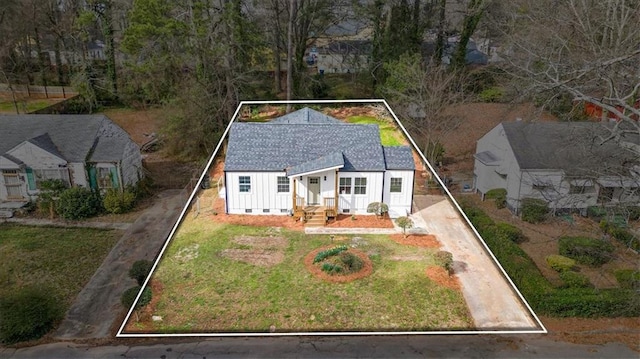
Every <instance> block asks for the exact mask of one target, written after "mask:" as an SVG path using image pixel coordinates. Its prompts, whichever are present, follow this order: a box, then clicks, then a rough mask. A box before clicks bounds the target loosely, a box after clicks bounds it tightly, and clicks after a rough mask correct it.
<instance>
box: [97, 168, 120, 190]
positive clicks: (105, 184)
mask: <svg viewBox="0 0 640 359" xmlns="http://www.w3.org/2000/svg"><path fill="white" fill-rule="evenodd" d="M97 170H98V187H100V188H114V187H116V186H114V184H115V183H118V182H117V181H118V177H117V173H116V168H115V167H98V168H97Z"/></svg>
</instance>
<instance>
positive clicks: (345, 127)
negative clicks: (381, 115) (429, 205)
mask: <svg viewBox="0 0 640 359" xmlns="http://www.w3.org/2000/svg"><path fill="white" fill-rule="evenodd" d="M414 169H415V165H414V161H413V156H412V152H411V148H410V147H408V146H398V147H384V146H382V145H381V143H380V133H379V128H378V126H376V125H359V124H348V123H345V122H342V121H339V120H337V119H335V118H332V117H329V116H326V115H324V114H322V113H320V112H317V111H314V110H311V109H309V108H304V109H302V110H298V111H295V112H292V113H290V114H288V115H285V116H282V117H279V118H276V119H273V120H272V121H270V122H267V123H234V124H233V125H232V126H231V130H230V132H229V137H228V146H227V153H226V159H225V184H226V185H225V198H226V212H227V213H232V214H245V213H250V214H267V213H269V214H293V215H295V216H303V215H304V214H305V211H307V212H308V211H312V212H313V211H316V210H321V211H324V213H325V217H335V216H336V215H337V214H340V213H344V214H367V206H368V205H369V204H370V203H372V202H384V203H386V204H387V205H388V206H389V215H390V216H391V217H399V216H404V215H406V214H407V213H410V212H411V203H412V200H413V175H414Z"/></svg>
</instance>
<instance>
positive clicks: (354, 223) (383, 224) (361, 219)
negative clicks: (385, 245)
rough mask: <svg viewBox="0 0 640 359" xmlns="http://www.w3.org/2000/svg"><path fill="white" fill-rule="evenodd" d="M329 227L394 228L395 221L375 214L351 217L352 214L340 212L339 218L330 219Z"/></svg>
mask: <svg viewBox="0 0 640 359" xmlns="http://www.w3.org/2000/svg"><path fill="white" fill-rule="evenodd" d="M327 227H332V228H393V223H392V222H391V219H389V218H388V217H384V218H377V217H376V216H374V215H362V216H360V215H356V216H355V219H351V216H350V215H346V214H339V215H338V218H336V219H331V220H329V223H328V224H327Z"/></svg>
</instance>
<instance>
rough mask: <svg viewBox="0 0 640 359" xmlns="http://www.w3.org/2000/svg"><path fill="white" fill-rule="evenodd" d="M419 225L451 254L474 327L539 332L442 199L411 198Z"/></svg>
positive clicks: (452, 208) (469, 233)
mask: <svg viewBox="0 0 640 359" xmlns="http://www.w3.org/2000/svg"><path fill="white" fill-rule="evenodd" d="M414 201H415V202H416V206H417V207H418V208H421V210H420V211H419V212H418V213H416V214H414V216H413V217H414V218H415V220H416V221H418V222H420V220H421V219H422V220H423V221H422V223H420V224H419V225H420V226H421V227H424V228H426V229H427V232H428V233H432V234H434V235H435V236H436V237H437V238H438V240H439V241H440V243H442V247H443V250H446V251H449V252H451V253H453V260H454V271H455V273H456V275H457V276H458V279H459V280H460V283H461V285H462V293H463V295H464V297H465V300H466V301H467V305H468V306H469V311H470V312H471V315H472V317H473V319H474V322H475V326H476V328H478V329H481V330H492V331H493V330H529V331H530V330H536V329H538V330H540V329H542V328H541V327H540V326H539V325H538V323H537V322H536V321H535V319H534V318H533V316H532V315H531V314H530V312H529V311H528V310H527V308H526V307H525V306H524V304H523V302H522V301H521V300H520V298H519V297H518V296H517V295H516V293H515V292H514V291H513V289H512V287H511V286H510V285H509V283H508V282H507V280H506V279H505V278H504V276H503V275H502V273H501V272H500V271H499V269H498V267H497V266H496V265H495V263H494V262H493V260H492V259H491V257H490V256H489V254H488V253H487V252H486V250H485V248H484V247H483V246H482V244H481V243H480V241H479V240H478V239H477V238H476V236H475V235H474V234H473V232H472V231H471V229H470V228H469V227H468V226H467V225H466V223H465V222H464V220H463V219H462V217H460V216H459V214H458V212H457V211H456V209H455V208H454V207H453V204H452V203H451V202H449V201H448V200H446V197H443V196H415V198H414Z"/></svg>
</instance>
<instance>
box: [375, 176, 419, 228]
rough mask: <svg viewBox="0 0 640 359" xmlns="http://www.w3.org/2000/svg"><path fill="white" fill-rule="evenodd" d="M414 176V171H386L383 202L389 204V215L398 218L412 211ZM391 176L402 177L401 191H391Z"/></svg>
mask: <svg viewBox="0 0 640 359" xmlns="http://www.w3.org/2000/svg"><path fill="white" fill-rule="evenodd" d="M413 177H414V172H413V171H400V170H389V171H387V172H385V174H384V196H383V202H384V203H386V204H387V206H389V217H391V218H398V217H402V216H406V215H408V214H409V213H411V203H412V201H413ZM391 178H401V179H402V187H401V191H400V192H393V193H391Z"/></svg>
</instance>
